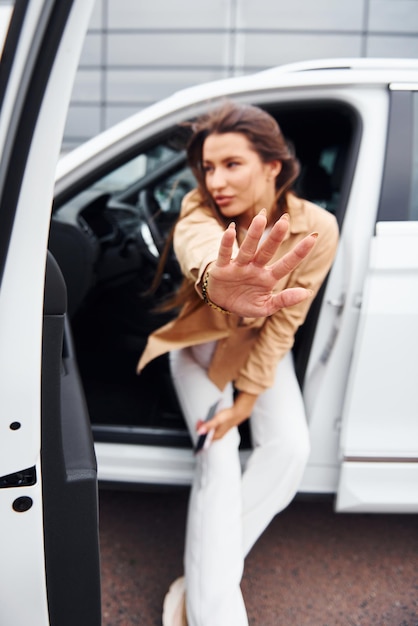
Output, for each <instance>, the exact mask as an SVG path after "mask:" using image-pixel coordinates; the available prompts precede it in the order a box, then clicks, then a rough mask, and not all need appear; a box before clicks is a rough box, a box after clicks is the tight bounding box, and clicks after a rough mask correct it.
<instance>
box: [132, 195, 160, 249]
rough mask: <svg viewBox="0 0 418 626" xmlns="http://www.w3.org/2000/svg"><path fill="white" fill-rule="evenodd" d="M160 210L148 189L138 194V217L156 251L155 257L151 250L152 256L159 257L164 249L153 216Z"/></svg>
mask: <svg viewBox="0 0 418 626" xmlns="http://www.w3.org/2000/svg"><path fill="white" fill-rule="evenodd" d="M160 210H161V209H160V207H159V205H158V203H157V201H156V199H155V198H154V195H153V193H152V191H150V190H149V189H143V190H142V191H141V192H140V193H139V197H138V211H139V214H140V216H141V217H142V218H143V220H144V223H145V226H146V228H147V230H148V231H149V234H150V236H151V240H152V244H154V247H155V248H156V250H157V253H158V255H155V254H154V252H153V251H152V250H151V252H152V253H153V254H154V256H160V255H161V253H162V251H163V249H164V237H163V236H162V234H161V232H160V229H159V228H158V226H157V223H156V221H155V216H156V215H157V214H158V213H159V212H160ZM144 238H147V237H144Z"/></svg>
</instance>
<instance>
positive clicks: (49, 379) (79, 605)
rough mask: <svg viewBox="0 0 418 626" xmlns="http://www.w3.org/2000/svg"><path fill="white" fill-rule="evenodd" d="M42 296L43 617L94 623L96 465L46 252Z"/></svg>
mask: <svg viewBox="0 0 418 626" xmlns="http://www.w3.org/2000/svg"><path fill="white" fill-rule="evenodd" d="M45 296H46V297H45V307H44V320H43V345H42V429H41V432H42V454H41V468H42V474H43V481H42V486H43V517H44V541H45V563H46V581H47V593H48V605H49V614H50V623H51V624H57V625H59V626H66V625H68V626H72V625H73V624H86V625H87V624H88V625H89V626H93V625H95V624H100V577H99V575H98V572H99V570H100V563H99V545H98V537H97V527H98V514H97V467H96V459H95V456H94V453H93V441H92V436H91V429H90V422H89V416H88V412H87V407H86V403H85V400H84V395H83V392H82V388H81V383H80V380H79V376H78V370H77V365H76V362H75V359H74V353H73V350H72V347H71V338H70V329H69V327H68V324H66V321H65V320H66V317H65V309H66V297H65V283H64V279H63V277H62V274H61V272H60V270H59V268H58V265H57V263H56V262H55V260H54V259H53V257H52V256H51V255H48V262H47V272H46V288H45ZM64 334H65V341H64ZM93 599H95V601H93Z"/></svg>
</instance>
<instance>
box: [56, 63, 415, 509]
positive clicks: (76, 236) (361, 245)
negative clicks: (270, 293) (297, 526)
mask: <svg viewBox="0 0 418 626" xmlns="http://www.w3.org/2000/svg"><path fill="white" fill-rule="evenodd" d="M225 97H230V98H234V99H236V100H239V101H242V102H251V103H254V104H258V105H260V106H263V107H265V108H266V109H267V110H268V111H269V112H270V113H272V114H273V115H274V116H275V117H276V118H277V120H278V122H279V124H280V126H281V127H282V129H283V131H284V133H285V135H286V136H287V137H288V138H290V139H291V140H292V142H293V144H294V146H295V150H296V154H297V156H298V157H299V160H300V161H301V164H302V172H301V176H300V178H299V180H298V181H297V184H296V189H297V191H298V192H299V193H300V194H301V195H303V196H304V197H306V198H308V199H310V200H312V201H314V202H316V203H318V204H320V205H321V206H323V207H325V208H326V209H327V210H329V211H331V212H333V213H334V214H335V215H336V217H337V219H338V223H339V225H340V230H341V240H340V244H339V249H338V253H337V257H336V260H335V263H334V266H333V268H332V270H331V272H330V275H329V277H328V281H327V284H326V286H325V287H324V288H323V289H322V291H321V293H320V295H319V296H318V297H317V298H316V300H315V302H314V304H313V306H312V308H311V311H310V314H309V317H308V319H307V321H306V322H305V324H304V325H303V327H302V328H301V329H300V331H299V332H298V335H297V339H296V345H295V347H294V356H295V362H296V370H297V374H298V378H299V381H300V384H301V386H302V389H303V394H304V399H305V404H306V412H307V416H308V420H309V428H310V433H311V441H312V452H311V456H310V460H309V464H308V467H307V470H306V473H305V475H304V478H303V481H302V485H301V491H303V492H311V493H335V494H336V510H338V511H371V512H378V511H381V512H388V511H397V512H412V511H418V394H417V382H416V372H417V371H418V325H417V319H418V318H417V314H418V221H417V220H418V62H417V61H412V60H373V59H361V60H360V59H351V60H348V59H342V60H332V61H323V62H316V63H315V62H309V63H298V64H294V65H290V66H283V67H278V68H276V69H272V70H268V71H264V72H261V73H258V74H255V75H252V76H245V77H239V78H232V79H227V80H223V81H218V82H214V83H211V84H206V85H200V86H197V87H194V88H190V89H187V90H184V91H181V92H179V93H176V94H175V95H173V96H172V97H170V98H168V99H166V100H164V101H162V102H159V103H158V104H155V105H154V106H151V107H149V108H148V109H146V110H144V111H141V112H140V113H138V114H137V115H135V116H134V117H131V118H129V119H127V120H126V121H124V122H122V123H121V124H119V125H117V126H115V127H114V128H112V129H110V130H109V131H107V132H105V133H103V134H101V135H99V136H98V137H96V138H95V139H93V140H91V141H89V142H88V143H86V144H84V145H82V146H81V147H79V148H78V149H76V150H75V151H73V152H72V153H70V154H69V155H67V156H65V157H64V158H63V159H62V160H61V161H60V163H59V167H58V173H57V180H56V186H55V203H54V211H53V217H52V222H51V234H50V242H49V243H50V250H51V252H52V254H53V255H54V257H55V259H56V260H57V262H58V264H59V265H60V267H61V269H62V271H63V274H64V277H65V280H66V283H67V288H68V298H69V305H68V306H69V309H68V327H71V329H72V335H73V340H74V346H75V348H74V350H73V351H72V352H71V353H72V355H73V358H74V360H77V363H78V366H79V369H80V373H81V380H82V382H83V387H84V391H85V394H86V398H87V403H88V408H89V413H90V418H91V422H92V428H93V436H94V441H95V449H96V453H97V460H98V471H99V479H100V480H101V481H103V482H110V483H115V482H116V483H131V484H132V483H136V484H144V483H148V484H149V483H151V484H169V485H179V484H188V483H189V482H190V480H191V475H192V471H193V463H194V459H193V454H192V451H191V447H190V439H189V436H188V434H187V431H186V428H185V425H184V423H183V419H182V416H181V413H180V410H179V408H178V405H177V401H176V397H175V394H174V392H173V389H172V386H171V381H170V376H169V372H168V368H167V358H166V357H161V358H160V359H158V361H156V362H155V363H152V364H151V365H149V366H148V367H147V368H146V370H145V371H144V372H143V373H142V374H141V375H140V376H137V375H136V374H135V365H136V362H137V360H138V358H139V356H140V354H141V351H142V349H143V347H144V345H145V342H146V339H147V336H148V334H149V333H150V331H151V330H152V329H153V328H155V327H157V326H158V325H160V324H161V323H162V322H163V321H165V319H166V316H164V315H161V314H156V313H155V311H154V308H155V305H156V303H157V301H158V297H159V296H161V295H164V294H166V293H167V292H170V290H172V289H173V288H174V287H175V285H176V284H177V282H178V279H179V273H178V268H177V265H176V261H175V259H174V258H173V257H172V256H171V257H169V259H168V261H167V265H166V268H165V274H164V280H163V284H162V286H161V288H160V292H159V293H158V294H157V297H151V296H150V295H148V294H147V291H148V289H149V287H150V284H151V282H152V279H153V276H154V274H155V268H156V264H157V262H158V259H159V255H160V253H161V251H162V249H163V245H164V241H165V239H166V237H167V234H168V233H169V231H170V230H171V227H172V225H173V223H174V221H175V219H176V216H177V214H178V211H179V206H180V202H181V199H182V197H183V195H184V194H185V193H186V192H187V191H188V190H189V189H191V188H192V187H193V185H194V181H193V178H192V175H191V173H190V170H189V169H188V167H187V163H186V159H185V153H184V144H185V139H186V137H187V129H186V128H185V126H184V125H183V126H182V123H183V122H185V121H186V120H190V119H191V118H193V117H194V116H196V115H197V114H199V113H201V112H202V111H204V110H206V109H207V108H208V106H214V105H216V104H217V103H219V101H220V100H222V99H224V98H225ZM67 345H68V346H69V345H71V344H70V342H68V343H67ZM249 445H250V442H249V441H248V436H247V433H246V431H245V428H244V429H243V433H242V450H243V461H244V460H245V450H246V448H248V446H249Z"/></svg>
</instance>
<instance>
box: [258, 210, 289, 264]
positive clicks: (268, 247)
mask: <svg viewBox="0 0 418 626" xmlns="http://www.w3.org/2000/svg"><path fill="white" fill-rule="evenodd" d="M288 228H289V216H288V214H287V213H285V214H284V215H282V216H281V218H280V219H279V220H278V221H277V222H276V223H275V224H274V225H273V228H272V229H271V232H270V233H269V235H268V236H267V238H266V240H265V241H264V242H263V243H262V244H261V246H260V247H259V249H258V250H257V253H256V255H255V257H254V264H255V265H258V266H259V267H264V265H267V263H268V262H269V261H271V259H272V258H273V257H274V255H275V254H276V253H277V250H278V248H279V246H280V244H281V243H282V242H283V239H284V238H285V236H286V233H287V231H288Z"/></svg>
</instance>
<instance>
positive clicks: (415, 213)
mask: <svg viewBox="0 0 418 626" xmlns="http://www.w3.org/2000/svg"><path fill="white" fill-rule="evenodd" d="M411 178H412V180H411V194H410V203H409V219H410V220H414V221H415V220H418V92H415V93H414V94H413V117H412V177H411Z"/></svg>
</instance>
